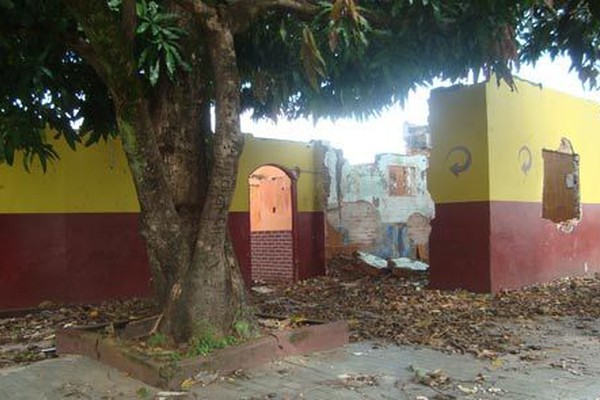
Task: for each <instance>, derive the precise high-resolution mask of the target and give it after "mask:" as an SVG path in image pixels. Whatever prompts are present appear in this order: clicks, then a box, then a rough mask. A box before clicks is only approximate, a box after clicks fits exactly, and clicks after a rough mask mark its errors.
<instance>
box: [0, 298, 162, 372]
mask: <svg viewBox="0 0 600 400" xmlns="http://www.w3.org/2000/svg"><path fill="white" fill-rule="evenodd" d="M156 311H157V307H156V305H155V303H154V302H153V301H151V300H147V299H132V300H120V301H110V302H105V303H101V304H93V305H92V304H85V305H69V306H61V305H57V304H53V303H50V302H43V303H41V304H40V305H39V307H38V308H36V309H31V310H23V311H20V312H10V313H6V315H9V317H4V318H3V317H2V315H1V314H0V368H2V367H7V366H9V365H13V364H22V363H30V362H33V361H39V360H43V359H45V358H48V357H52V356H54V355H55V348H54V333H55V331H56V329H57V328H66V327H70V326H71V327H72V326H83V325H96V326H102V325H108V324H111V323H114V322H118V321H129V320H133V319H138V318H141V317H146V316H148V315H152V314H155V313H156Z"/></svg>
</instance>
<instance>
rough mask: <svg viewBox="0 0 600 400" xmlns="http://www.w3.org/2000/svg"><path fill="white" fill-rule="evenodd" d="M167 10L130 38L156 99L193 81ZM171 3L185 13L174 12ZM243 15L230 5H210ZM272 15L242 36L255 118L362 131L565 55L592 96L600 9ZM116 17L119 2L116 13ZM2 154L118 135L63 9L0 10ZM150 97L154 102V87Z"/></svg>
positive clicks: (552, 4) (517, 5)
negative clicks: (493, 77) (441, 94)
mask: <svg viewBox="0 0 600 400" xmlns="http://www.w3.org/2000/svg"><path fill="white" fill-rule="evenodd" d="M169 3H172V2H168V1H152V0H140V1H138V2H137V5H136V14H137V18H138V23H137V26H136V30H135V35H136V52H137V57H138V58H137V60H138V70H139V73H140V74H141V75H143V76H144V78H145V80H146V81H147V83H148V84H149V86H155V85H156V84H157V82H158V79H159V76H161V73H162V74H163V75H166V76H167V77H168V78H169V79H177V75H178V74H180V73H185V72H186V71H189V68H190V65H189V60H188V59H187V57H189V54H182V51H181V47H180V44H179V42H180V39H181V38H182V37H183V36H185V35H186V31H185V30H184V29H183V28H182V27H180V24H179V23H178V19H179V18H180V17H181V14H182V13H185V12H186V11H182V10H181V9H179V10H178V11H176V12H173V11H170V10H171V9H172V6H170V5H169ZM175 3H176V2H175ZM207 3H209V4H212V5H216V6H218V5H221V4H223V5H231V7H233V6H235V3H236V2H235V1H212V2H207ZM298 3H303V4H304V5H305V6H306V9H305V10H304V11H295V10H293V9H287V8H285V7H274V8H272V9H267V10H266V11H264V12H262V13H261V15H259V16H257V18H255V20H254V21H252V23H251V24H249V26H248V27H247V29H244V31H243V32H240V33H239V34H237V35H236V51H237V55H238V62H239V67H240V71H241V74H242V82H243V84H242V87H241V89H240V90H241V96H242V101H243V102H242V105H243V107H244V109H252V110H253V111H254V115H255V116H256V117H263V116H268V117H272V118H276V117H278V116H280V115H285V116H286V117H290V118H295V117H299V116H308V115H313V116H316V117H339V116H349V115H352V116H357V117H365V116H368V115H370V114H372V113H376V112H377V111H378V110H380V109H381V108H382V107H385V106H386V105H389V104H390V103H392V102H395V101H402V100H403V99H404V97H405V96H406V94H407V93H408V92H409V91H410V90H411V89H414V88H415V87H416V86H418V85H421V84H428V83H431V82H432V81H433V79H434V78H442V79H450V80H456V79H459V78H464V77H466V76H468V74H469V72H474V73H475V74H479V73H481V72H483V73H485V74H490V73H491V72H496V73H497V74H498V75H499V76H500V77H502V78H504V79H506V80H508V81H509V82H510V71H511V67H512V65H511V64H512V63H514V62H517V61H519V60H524V61H528V62H529V61H535V60H536V59H538V58H539V57H541V56H542V55H543V54H545V53H548V54H550V55H551V56H552V57H556V56H557V55H561V54H567V55H569V56H570V58H571V60H572V68H573V69H575V70H576V71H577V72H578V73H579V75H580V77H581V79H582V81H584V82H585V83H588V84H589V85H591V86H595V85H596V84H597V75H598V70H599V66H598V63H599V61H598V59H599V50H598V49H599V48H600V33H599V32H600V11H599V8H600V6H599V5H598V2H594V1H592V0H570V1H549V0H546V1H531V0H530V1H517V2H508V3H507V2H504V1H491V0H486V1H477V2H473V1H464V0H458V1H457V0H453V1H441V0H437V1H436V0H393V1H381V0H365V1H355V0H336V1H319V2H316V1H315V2H312V1H306V2H298ZM107 6H108V7H110V8H111V10H113V12H114V13H115V14H120V13H121V12H122V2H121V0H109V1H108V3H107ZM0 9H1V10H2V13H1V15H0V24H1V28H0V30H1V31H0V52H1V54H3V57H1V59H0V71H1V72H2V76H3V78H4V82H3V85H2V87H1V88H0V146H1V148H0V150H1V151H2V152H1V154H2V156H3V157H4V159H5V160H6V161H7V162H8V163H12V161H13V159H14V151H15V150H23V151H25V154H26V157H25V159H26V160H27V161H28V162H31V161H32V160H33V158H34V157H37V158H38V159H39V160H40V161H42V162H43V164H44V165H45V163H46V160H49V159H55V158H56V157H57V154H56V153H55V152H53V150H52V148H51V147H50V146H48V145H47V144H46V142H45V141H44V138H43V136H40V133H41V132H43V128H44V127H45V126H46V125H48V126H50V127H51V128H53V129H54V131H55V132H57V133H58V134H60V135H62V136H63V137H64V138H65V140H66V141H67V142H68V143H69V145H70V146H71V147H72V148H75V145H76V143H78V142H79V141H81V136H80V135H79V134H78V133H77V132H76V131H75V129H74V128H73V126H74V123H75V122H76V121H79V123H80V124H81V126H80V128H79V131H80V132H83V133H88V134H90V135H91V136H90V138H88V143H93V142H94V141H96V140H98V139H99V138H102V137H104V138H105V137H106V136H107V135H108V134H109V133H111V132H113V133H114V132H116V131H117V130H116V126H115V120H114V110H113V104H112V103H111V99H110V95H109V94H108V92H107V88H106V86H105V84H104V83H103V82H102V81H101V80H100V79H98V76H97V74H96V72H95V71H94V70H93V68H91V66H90V65H89V63H86V62H84V61H83V60H82V57H81V54H79V53H78V50H80V46H79V45H80V41H81V37H80V28H79V27H78V22H77V20H76V19H75V18H74V17H72V16H70V14H69V12H68V10H67V9H65V6H64V5H63V4H62V3H61V2H60V1H52V0H42V1H35V0H21V1H12V0H3V1H2V2H0ZM146 90H148V91H151V90H152V88H151V87H149V88H147V89H146Z"/></svg>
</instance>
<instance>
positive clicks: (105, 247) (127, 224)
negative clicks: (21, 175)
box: [0, 213, 151, 309]
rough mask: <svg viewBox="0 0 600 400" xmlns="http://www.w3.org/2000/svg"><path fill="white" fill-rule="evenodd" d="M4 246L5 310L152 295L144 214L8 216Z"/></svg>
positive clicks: (0, 294)
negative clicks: (141, 230) (140, 229)
mask: <svg viewBox="0 0 600 400" xmlns="http://www.w3.org/2000/svg"><path fill="white" fill-rule="evenodd" d="M0 245H1V248H2V254H1V256H0V309H11V308H26V307H36V306H37V305H39V304H40V303H41V302H43V301H47V300H48V301H52V302H57V303H84V302H99V301H102V300H107V299H115V298H126V297H144V296H149V295H150V293H151V292H150V273H149V269H148V258H147V257H146V251H145V248H144V244H143V242H142V239H141V237H140V235H139V234H138V214H125V213H114V214H112V213H103V214H4V215H0Z"/></svg>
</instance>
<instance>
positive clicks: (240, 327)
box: [233, 319, 251, 338]
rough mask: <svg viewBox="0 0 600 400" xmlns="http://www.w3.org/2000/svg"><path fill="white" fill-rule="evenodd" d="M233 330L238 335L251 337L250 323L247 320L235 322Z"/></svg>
mask: <svg viewBox="0 0 600 400" xmlns="http://www.w3.org/2000/svg"><path fill="white" fill-rule="evenodd" d="M233 330H234V331H235V334H236V335H237V336H238V337H241V338H248V337H250V334H251V332H250V323H249V322H248V321H246V320H243V319H241V320H238V321H236V322H235V323H234V324H233Z"/></svg>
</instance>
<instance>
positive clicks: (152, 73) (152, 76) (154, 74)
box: [149, 60, 160, 86]
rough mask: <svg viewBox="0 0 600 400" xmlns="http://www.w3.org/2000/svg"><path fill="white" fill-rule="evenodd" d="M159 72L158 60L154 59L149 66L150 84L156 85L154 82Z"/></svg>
mask: <svg viewBox="0 0 600 400" xmlns="http://www.w3.org/2000/svg"><path fill="white" fill-rule="evenodd" d="M159 74H160V61H159V60H156V62H155V63H154V65H152V66H151V67H150V76H149V79H150V84H151V85H152V86H154V85H156V82H158V77H159Z"/></svg>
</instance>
